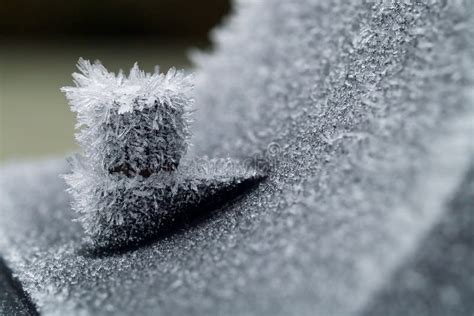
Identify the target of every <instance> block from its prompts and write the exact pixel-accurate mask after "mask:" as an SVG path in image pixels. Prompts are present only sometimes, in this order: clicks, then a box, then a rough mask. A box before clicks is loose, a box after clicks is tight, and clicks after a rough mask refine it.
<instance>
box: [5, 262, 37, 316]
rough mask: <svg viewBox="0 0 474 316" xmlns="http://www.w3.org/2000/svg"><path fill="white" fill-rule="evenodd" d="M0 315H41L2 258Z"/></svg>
mask: <svg viewBox="0 0 474 316" xmlns="http://www.w3.org/2000/svg"><path fill="white" fill-rule="evenodd" d="M0 315H10V316H14V315H28V316H35V315H39V313H38V312H37V310H36V307H35V305H34V304H33V302H32V301H31V299H30V297H29V296H28V295H27V294H26V292H25V291H24V290H23V288H22V286H21V284H20V282H19V281H18V280H17V279H15V278H14V276H13V274H12V272H11V271H10V269H8V267H7V266H6V264H5V262H4V261H3V260H2V258H0Z"/></svg>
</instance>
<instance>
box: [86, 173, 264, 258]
mask: <svg viewBox="0 0 474 316" xmlns="http://www.w3.org/2000/svg"><path fill="white" fill-rule="evenodd" d="M259 183H260V181H259V180H255V179H250V180H245V181H243V182H241V183H240V184H239V185H238V186H236V187H233V188H232V189H229V188H225V187H224V188H222V190H220V191H218V192H215V193H214V195H212V196H210V197H209V198H208V199H205V200H204V201H202V202H201V203H200V204H198V205H196V206H194V207H188V208H186V209H182V210H180V211H179V212H177V213H175V214H174V216H173V217H171V218H167V221H166V222H165V223H163V227H162V228H160V229H159V231H157V232H156V234H153V236H151V237H150V238H146V239H144V240H142V241H140V242H136V243H129V244H127V245H125V246H115V247H98V246H94V245H92V244H84V246H83V248H81V249H80V250H79V251H78V255H81V256H84V257H91V258H101V257H107V256H113V255H119V254H123V253H126V252H130V251H134V250H137V249H139V248H141V247H146V246H149V245H151V244H153V243H155V242H159V241H160V240H164V239H166V238H169V237H172V236H174V235H179V234H182V233H183V232H184V231H186V230H187V229H189V228H190V227H197V226H199V225H202V224H203V223H204V222H206V221H207V220H209V219H210V218H211V217H212V216H216V215H217V214H219V213H222V212H223V211H224V210H225V209H226V207H225V205H228V204H232V203H236V202H237V201H239V200H240V199H242V198H244V196H245V194H246V193H248V192H249V191H251V190H252V189H254V188H256V187H257V186H258V184H259Z"/></svg>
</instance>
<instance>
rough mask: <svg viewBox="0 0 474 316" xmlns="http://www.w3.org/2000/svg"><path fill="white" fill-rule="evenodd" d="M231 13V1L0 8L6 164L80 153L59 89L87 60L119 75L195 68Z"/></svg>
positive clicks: (1, 128) (0, 137) (45, 1)
mask: <svg viewBox="0 0 474 316" xmlns="http://www.w3.org/2000/svg"><path fill="white" fill-rule="evenodd" d="M229 10H230V5H229V2H228V1H226V0H201V1H189V0H155V1H152V0H150V1H145V0H134V1H133V0H127V1H125V0H115V1H92V0H73V1H58V0H56V1H53V0H42V1H40V0H36V1H35V0H6V1H5V0H0V161H7V160H13V159H17V158H28V157H37V156H44V155H57V154H64V153H67V152H70V151H72V150H75V149H76V147H75V144H74V122H75V119H74V115H73V114H72V113H71V112H70V111H69V107H68V105H67V103H66V100H65V98H64V96H63V95H62V94H61V92H60V91H59V88H60V87H62V86H65V85H71V84H72V80H71V73H72V72H73V71H75V64H76V62H77V59H78V58H79V57H84V58H86V59H91V60H96V59H98V60H101V61H102V62H103V63H104V65H105V66H106V67H107V68H108V69H109V70H112V71H118V70H119V69H121V68H122V69H124V70H128V69H129V68H130V67H131V66H132V65H133V63H134V62H135V61H138V62H139V64H140V66H141V67H142V68H144V69H145V70H147V71H152V70H153V67H154V65H156V64H159V65H160V68H161V70H162V71H164V70H166V69H168V68H169V67H171V66H176V67H178V68H188V67H190V66H191V64H190V62H189V59H188V58H187V55H188V51H189V49H191V48H200V49H210V43H209V38H208V32H209V30H210V29H212V28H213V27H214V26H216V25H217V24H219V23H221V22H222V19H223V17H224V16H225V15H226V14H228V12H229Z"/></svg>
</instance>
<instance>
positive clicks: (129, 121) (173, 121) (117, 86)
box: [62, 59, 193, 176]
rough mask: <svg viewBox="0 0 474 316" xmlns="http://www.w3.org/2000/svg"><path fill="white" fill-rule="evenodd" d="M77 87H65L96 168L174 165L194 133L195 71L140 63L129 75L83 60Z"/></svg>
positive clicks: (132, 170)
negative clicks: (146, 67) (148, 69)
mask: <svg viewBox="0 0 474 316" xmlns="http://www.w3.org/2000/svg"><path fill="white" fill-rule="evenodd" d="M78 69H79V71H80V73H74V74H73V78H74V82H75V84H76V86H75V87H64V88H62V91H63V92H64V93H65V94H66V97H67V98H68V100H69V103H70V104H71V109H72V111H73V112H75V113H77V120H78V128H80V130H79V132H78V133H77V134H76V138H77V141H78V143H79V145H80V146H81V147H82V148H83V150H84V155H85V157H86V159H87V160H88V161H89V162H91V163H93V165H94V168H95V169H96V168H98V169H104V170H106V171H109V172H113V173H115V172H121V173H124V174H126V175H133V174H142V175H144V176H148V175H149V174H150V173H151V172H152V171H153V170H159V169H162V170H174V169H176V167H177V165H178V163H179V160H180V159H181V157H182V156H183V155H184V154H185V152H186V148H187V142H188V139H189V137H190V131H189V121H190V118H189V114H190V110H191V106H192V103H193V99H192V97H191V95H190V93H191V90H192V87H193V80H192V75H188V76H186V75H184V73H183V72H182V71H176V70H175V69H174V68H172V69H170V70H169V71H168V73H167V74H166V75H165V74H160V73H158V72H155V73H153V74H149V73H145V72H143V71H141V70H140V69H139V68H138V65H137V64H135V65H134V66H133V68H132V69H131V70H130V74H129V76H128V77H127V76H125V75H124V74H123V73H122V72H119V73H118V74H117V75H115V74H114V73H111V72H108V71H107V69H105V67H104V66H102V65H101V64H100V63H98V62H97V63H95V64H91V63H90V62H89V61H87V60H84V59H80V60H79V63H78Z"/></svg>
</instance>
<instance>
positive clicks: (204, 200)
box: [65, 157, 262, 249]
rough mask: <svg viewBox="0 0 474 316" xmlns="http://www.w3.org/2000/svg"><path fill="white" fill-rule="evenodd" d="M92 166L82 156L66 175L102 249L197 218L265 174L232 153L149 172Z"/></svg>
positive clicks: (87, 230) (89, 232) (86, 224)
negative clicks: (201, 211)
mask: <svg viewBox="0 0 474 316" xmlns="http://www.w3.org/2000/svg"><path fill="white" fill-rule="evenodd" d="M89 167H90V166H89V165H88V164H87V163H86V162H84V161H83V158H82V157H77V158H75V159H74V163H73V168H72V172H71V173H70V174H68V175H66V176H65V178H66V182H67V183H68V184H69V189H68V191H69V192H70V193H71V194H72V197H73V201H74V202H73V209H74V211H76V212H77V213H78V214H79V216H78V219H79V221H80V223H81V224H82V226H83V227H84V229H85V233H86V234H87V235H88V237H90V238H89V239H90V241H91V242H92V244H93V245H94V247H99V248H101V249H105V248H117V247H119V248H123V247H125V246H127V245H130V244H137V243H139V242H142V241H147V240H148V239H150V238H151V237H153V236H155V235H157V234H159V233H163V231H167V230H169V227H170V226H173V224H174V222H177V221H179V220H180V218H181V217H183V216H185V217H192V216H191V215H192V213H194V212H197V211H199V209H202V208H203V207H207V208H210V205H209V204H214V205H215V204H217V202H219V201H220V200H222V196H223V195H225V196H227V198H229V196H228V195H227V194H226V193H231V192H232V191H237V190H239V189H241V187H242V186H246V185H251V184H253V183H254V182H255V181H257V180H258V179H260V178H262V174H260V173H259V172H257V171H256V170H255V169H253V168H248V167H247V166H245V165H243V164H242V163H240V162H238V161H235V160H232V159H230V158H227V159H216V158H214V159H208V158H206V157H203V158H201V159H192V160H185V161H182V162H181V164H180V165H179V167H178V169H177V170H176V171H173V172H156V173H152V174H150V175H149V176H148V177H143V176H141V175H135V176H132V177H131V176H127V175H125V174H123V173H109V172H107V171H103V170H102V171H101V170H97V169H92V168H89ZM220 202H223V201H220ZM203 204H204V205H203Z"/></svg>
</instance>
